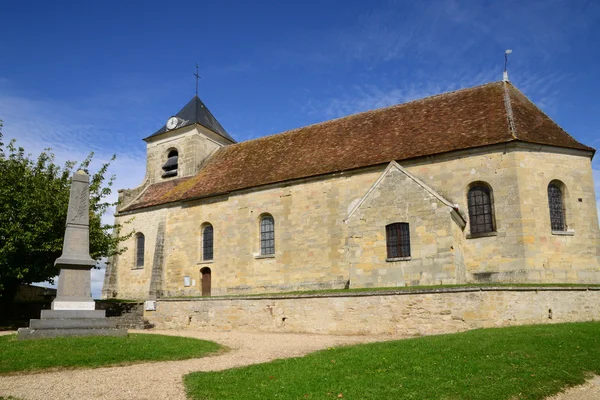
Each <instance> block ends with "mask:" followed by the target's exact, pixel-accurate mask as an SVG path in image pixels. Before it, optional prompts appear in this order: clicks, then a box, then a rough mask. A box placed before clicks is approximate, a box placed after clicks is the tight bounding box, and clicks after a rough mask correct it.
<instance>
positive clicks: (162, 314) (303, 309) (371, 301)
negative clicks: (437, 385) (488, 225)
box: [145, 288, 600, 336]
mask: <svg viewBox="0 0 600 400" xmlns="http://www.w3.org/2000/svg"><path fill="white" fill-rule="evenodd" d="M145 318H146V319H147V320H148V321H149V322H150V323H152V324H154V325H155V327H156V328H158V329H189V330H197V331H215V330H216V331H244V332H301V333H322V334H347V335H368V334H389V335H402V336H413V335H433V334H443V333H454V332H460V331H466V330H469V329H477V328H491V327H501V326H511V325H525V324H544V323H559V322H576V321H591V320H598V319H600V288H590V289H589V290H588V289H585V288H527V289H522V288H514V289H511V288H482V289H478V288H473V289H446V290H442V291H428V292H427V291H424V292H422V293H410V292H397V293H371V294H356V293H355V294H353V295H337V296H331V295H329V296H326V295H323V296H305V297H281V298H256V297H254V298H252V297H249V298H221V299H217V298H215V299H209V298H204V299H188V300H181V299H180V300H177V299H165V300H159V301H158V302H157V307H156V311H146V312H145Z"/></svg>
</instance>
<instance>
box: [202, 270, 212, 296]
mask: <svg viewBox="0 0 600 400" xmlns="http://www.w3.org/2000/svg"><path fill="white" fill-rule="evenodd" d="M200 273H201V274H202V296H210V276H211V274H210V268H208V267H205V268H202V269H201V270H200Z"/></svg>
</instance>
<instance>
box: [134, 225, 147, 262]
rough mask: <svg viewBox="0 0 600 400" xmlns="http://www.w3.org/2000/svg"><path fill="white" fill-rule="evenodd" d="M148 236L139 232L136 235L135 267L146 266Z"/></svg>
mask: <svg viewBox="0 0 600 400" xmlns="http://www.w3.org/2000/svg"><path fill="white" fill-rule="evenodd" d="M145 242H146V238H145V237H144V234H143V233H141V232H138V233H137V234H136V235H135V267H136V268H144V250H145V248H146V243H145Z"/></svg>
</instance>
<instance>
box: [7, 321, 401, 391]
mask: <svg viewBox="0 0 600 400" xmlns="http://www.w3.org/2000/svg"><path fill="white" fill-rule="evenodd" d="M130 332H132V333H159V334H164V335H173V336H187V337H194V338H198V339H205V340H212V341H214V342H217V343H221V344H223V345H225V346H227V347H229V348H230V349H231V351H229V352H227V353H225V354H221V355H216V356H208V357H204V358H196V359H191V360H183V361H164V362H155V363H144V364H136V365H130V366H124V367H106V368H95V369H81V370H70V371H58V372H49V373H37V374H33V375H13V376H3V377H0V396H9V395H10V396H14V397H17V398H19V399H23V400H37V399H39V400H47V399H53V400H61V399H78V400H81V399H85V400H91V399H111V400H133V399H144V400H146V399H153V400H154V399H156V400H158V399H169V400H171V399H173V400H175V399H185V391H184V387H183V381H182V376H183V375H185V374H188V373H190V372H193V371H218V370H223V369H228V368H234V367H239V366H243V365H249V364H257V363H262V362H267V361H271V360H274V359H277V358H288V357H298V356H301V355H304V354H307V353H310V352H313V351H317V350H321V349H325V348H328V347H334V346H340V345H347V344H356V343H365V342H373V341H381V340H390V339H391V338H390V337H385V336H330V335H305V334H277V333H241V332H192V331H154V330H153V331H151V332H148V331H130Z"/></svg>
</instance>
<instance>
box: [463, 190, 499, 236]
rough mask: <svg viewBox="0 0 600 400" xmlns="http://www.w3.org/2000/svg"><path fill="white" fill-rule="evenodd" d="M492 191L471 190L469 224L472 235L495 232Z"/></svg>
mask: <svg viewBox="0 0 600 400" xmlns="http://www.w3.org/2000/svg"><path fill="white" fill-rule="evenodd" d="M492 209H493V205H492V198H491V194H490V189H488V188H487V187H485V186H474V187H472V188H471V190H469V223H470V226H471V234H478V233H487V232H494V231H495V230H496V229H495V227H494V218H493V215H492Z"/></svg>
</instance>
